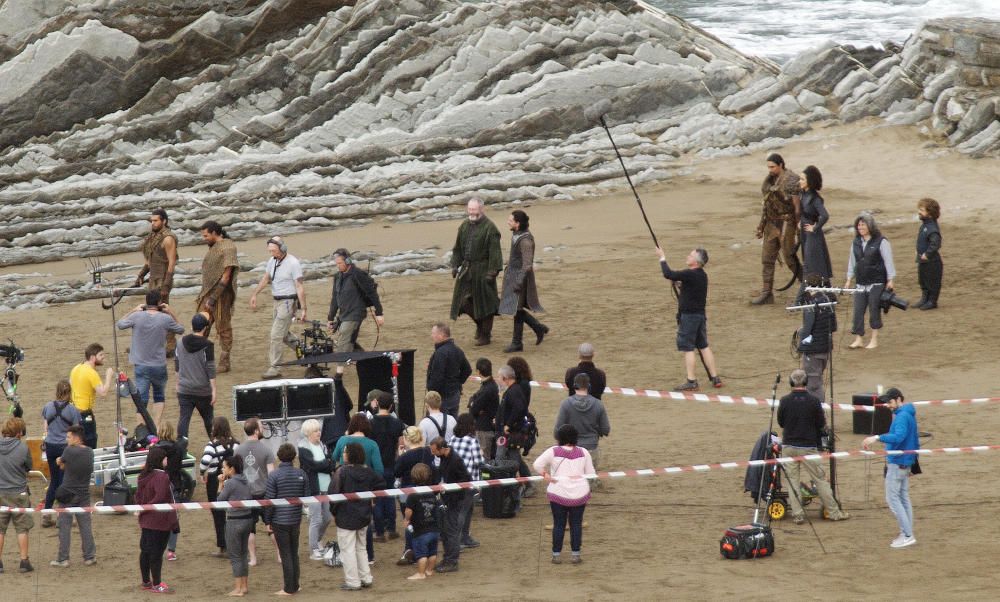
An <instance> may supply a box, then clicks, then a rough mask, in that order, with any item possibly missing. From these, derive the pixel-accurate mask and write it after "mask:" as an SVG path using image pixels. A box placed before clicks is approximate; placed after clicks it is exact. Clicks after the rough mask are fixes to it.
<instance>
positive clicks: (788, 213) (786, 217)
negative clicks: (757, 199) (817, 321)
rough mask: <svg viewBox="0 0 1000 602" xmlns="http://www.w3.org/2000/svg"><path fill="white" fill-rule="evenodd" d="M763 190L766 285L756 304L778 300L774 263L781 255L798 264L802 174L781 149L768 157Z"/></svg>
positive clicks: (792, 264) (760, 228)
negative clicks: (787, 164) (787, 162)
mask: <svg viewBox="0 0 1000 602" xmlns="http://www.w3.org/2000/svg"><path fill="white" fill-rule="evenodd" d="M761 193H762V194H763V195H764V200H763V203H762V206H761V216H760V223H759V224H758V225H757V238H760V239H763V241H764V245H763V247H762V248H761V255H760V259H761V263H763V266H764V267H763V285H762V286H761V289H760V294H759V295H758V296H757V297H756V298H755V299H754V300H753V301H751V302H750V303H751V304H753V305H764V304H765V303H774V263H775V262H776V261H777V260H778V258H779V257H780V258H781V261H782V263H784V264H785V265H786V266H788V268H789V269H791V270H792V272H793V273H794V272H795V270H796V269H797V268H798V259H797V258H796V257H795V233H796V231H797V230H798V228H797V227H796V225H797V224H798V221H799V176H798V175H797V174H796V173H795V172H793V171H792V170H790V169H786V168H785V160H784V159H783V158H782V157H781V155H779V154H777V153H772V154H770V155H768V157H767V177H766V178H764V183H763V184H762V185H761Z"/></svg>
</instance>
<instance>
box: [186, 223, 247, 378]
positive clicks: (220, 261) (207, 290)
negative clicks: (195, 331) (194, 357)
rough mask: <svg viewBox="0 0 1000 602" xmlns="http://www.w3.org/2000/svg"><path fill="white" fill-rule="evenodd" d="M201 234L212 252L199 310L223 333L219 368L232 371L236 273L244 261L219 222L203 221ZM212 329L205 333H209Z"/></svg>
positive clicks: (197, 303) (205, 268)
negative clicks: (241, 261)
mask: <svg viewBox="0 0 1000 602" xmlns="http://www.w3.org/2000/svg"><path fill="white" fill-rule="evenodd" d="M200 230H201V238H202V240H204V241H205V244H207V245H208V252H207V253H205V258H204V259H203V260H202V262H201V292H200V293H198V299H197V300H196V301H195V307H197V308H198V309H197V311H199V312H206V313H207V315H208V316H209V317H210V318H211V326H210V327H209V329H211V327H213V326H214V327H215V328H216V329H217V331H218V333H219V347H221V348H222V353H220V354H219V361H218V362H217V363H216V366H215V371H216V372H220V373H221V372H229V354H230V353H231V352H232V350H233V325H232V322H233V305H234V304H235V303H236V274H237V273H238V272H239V271H240V262H239V260H237V258H236V243H234V242H233V241H232V239H230V238H229V235H228V234H226V231H225V230H223V229H222V226H220V225H219V223H218V222H213V221H208V222H205V223H204V224H202V226H201V228H200ZM208 334H209V332H206V333H205V336H208Z"/></svg>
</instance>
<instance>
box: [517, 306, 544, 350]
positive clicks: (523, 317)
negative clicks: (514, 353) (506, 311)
mask: <svg viewBox="0 0 1000 602" xmlns="http://www.w3.org/2000/svg"><path fill="white" fill-rule="evenodd" d="M525 324H527V325H528V326H529V327H530V328H531V330H533V331H535V334H536V335H537V334H538V333H539V332H540V331H542V330H544V329H545V325H544V324H542V323H541V322H539V321H538V318H536V317H535V316H533V315H531V314H530V313H528V310H526V309H519V310H517V313H516V314H514V336H513V338H512V339H511V342H512V343H514V344H515V345H520V344H522V342H523V340H524V325H525Z"/></svg>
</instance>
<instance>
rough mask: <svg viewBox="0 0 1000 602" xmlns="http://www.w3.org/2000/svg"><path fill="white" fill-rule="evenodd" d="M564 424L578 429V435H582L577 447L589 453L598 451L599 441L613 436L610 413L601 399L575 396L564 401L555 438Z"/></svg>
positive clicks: (560, 409) (557, 420)
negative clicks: (609, 418) (609, 419)
mask: <svg viewBox="0 0 1000 602" xmlns="http://www.w3.org/2000/svg"><path fill="white" fill-rule="evenodd" d="M564 424H572V425H573V426H574V427H576V431H577V433H579V434H580V438H579V440H578V442H577V445H579V446H580V447H582V448H584V449H586V450H587V451H593V450H595V449H597V440H598V439H599V438H601V437H607V436H608V435H610V434H611V423H610V422H609V421H608V412H607V411H606V410H605V409H604V404H603V403H601V400H600V399H597V398H596V397H591V396H590V395H573V396H571V397H567V398H566V399H564V400H563V402H562V405H560V406H559V415H558V416H556V426H555V429H553V431H552V433H553V436H556V434H557V433H558V432H559V427H561V426H562V425H564Z"/></svg>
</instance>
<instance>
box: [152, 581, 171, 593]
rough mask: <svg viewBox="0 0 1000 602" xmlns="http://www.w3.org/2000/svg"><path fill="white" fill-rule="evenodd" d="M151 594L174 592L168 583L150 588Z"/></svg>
mask: <svg viewBox="0 0 1000 602" xmlns="http://www.w3.org/2000/svg"><path fill="white" fill-rule="evenodd" d="M149 592H150V593H152V594H172V593H174V590H172V589H170V586H169V585H167V584H166V583H160V584H159V585H152V586H150V588H149Z"/></svg>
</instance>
